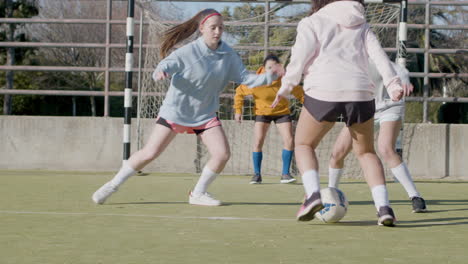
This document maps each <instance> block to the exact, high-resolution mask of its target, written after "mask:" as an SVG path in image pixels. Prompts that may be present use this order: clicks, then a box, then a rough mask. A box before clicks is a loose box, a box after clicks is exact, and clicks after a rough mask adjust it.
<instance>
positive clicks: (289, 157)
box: [281, 149, 294, 175]
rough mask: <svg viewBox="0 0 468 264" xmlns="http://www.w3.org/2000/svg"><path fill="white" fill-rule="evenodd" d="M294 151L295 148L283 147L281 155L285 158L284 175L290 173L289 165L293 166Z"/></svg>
mask: <svg viewBox="0 0 468 264" xmlns="http://www.w3.org/2000/svg"><path fill="white" fill-rule="evenodd" d="M293 153H294V151H293V150H287V149H283V153H282V155H281V156H282V158H283V175H284V174H289V167H291V160H292V156H293Z"/></svg>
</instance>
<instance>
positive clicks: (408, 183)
mask: <svg viewBox="0 0 468 264" xmlns="http://www.w3.org/2000/svg"><path fill="white" fill-rule="evenodd" d="M391 170H392V173H393V175H394V176H395V178H397V180H398V181H399V182H400V183H401V185H403V188H405V190H406V192H407V193H408V196H409V197H415V196H417V197H421V195H420V194H419V192H418V191H417V190H416V186H415V185H414V182H413V179H412V178H411V174H410V172H409V170H408V167H407V166H406V164H405V163H404V162H402V163H401V164H400V165H398V166H396V167H395V168H392V169H391Z"/></svg>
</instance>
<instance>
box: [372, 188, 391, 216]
mask: <svg viewBox="0 0 468 264" xmlns="http://www.w3.org/2000/svg"><path fill="white" fill-rule="evenodd" d="M371 192H372V198H373V199H374V204H375V208H377V211H379V208H380V207H382V206H389V205H390V202H389V201H388V192H387V187H386V186H385V185H383V184H382V185H377V186H374V187H372V189H371Z"/></svg>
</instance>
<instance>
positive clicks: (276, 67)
mask: <svg viewBox="0 0 468 264" xmlns="http://www.w3.org/2000/svg"><path fill="white" fill-rule="evenodd" d="M271 72H272V73H274V74H276V75H277V76H279V77H282V76H284V74H285V70H284V67H283V65H281V64H280V63H276V64H275V65H273V67H272V68H271Z"/></svg>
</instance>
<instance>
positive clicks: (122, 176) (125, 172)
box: [111, 162, 136, 187]
mask: <svg viewBox="0 0 468 264" xmlns="http://www.w3.org/2000/svg"><path fill="white" fill-rule="evenodd" d="M135 173H136V171H135V170H134V169H133V168H132V167H130V166H129V165H128V163H127V162H124V163H123V164H122V168H120V170H119V172H117V174H116V175H115V176H114V178H113V179H112V180H111V183H112V185H114V187H119V186H120V185H121V184H122V183H124V182H125V181H126V180H127V179H128V178H130V176H132V175H134V174H135Z"/></svg>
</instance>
